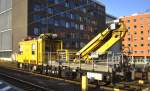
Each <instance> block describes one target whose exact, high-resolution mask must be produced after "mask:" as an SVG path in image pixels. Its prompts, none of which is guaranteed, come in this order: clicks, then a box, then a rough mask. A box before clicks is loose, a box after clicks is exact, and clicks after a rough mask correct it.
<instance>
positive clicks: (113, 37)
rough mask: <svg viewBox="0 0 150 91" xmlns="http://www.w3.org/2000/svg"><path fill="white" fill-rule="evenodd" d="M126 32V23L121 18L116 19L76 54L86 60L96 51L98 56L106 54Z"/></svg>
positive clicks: (90, 58) (89, 59)
mask: <svg viewBox="0 0 150 91" xmlns="http://www.w3.org/2000/svg"><path fill="white" fill-rule="evenodd" d="M126 32H127V29H126V26H125V24H124V23H123V22H122V21H120V20H116V21H114V23H112V24H111V25H110V26H109V27H108V28H107V29H106V30H104V31H102V32H100V33H99V34H98V35H97V36H96V37H94V38H93V39H92V40H91V41H90V42H89V43H88V44H86V45H85V46H84V47H83V48H82V49H81V50H79V51H78V52H77V54H76V55H78V56H80V58H82V59H83V60H84V61H87V62H88V61H91V60H92V53H95V54H96V55H97V57H98V56H99V55H102V54H105V53H106V52H107V50H108V49H109V48H111V47H112V46H113V45H114V44H115V43H117V42H118V41H119V40H120V39H121V38H123V37H124V36H125V34H126Z"/></svg>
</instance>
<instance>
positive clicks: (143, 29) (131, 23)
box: [122, 13, 150, 56]
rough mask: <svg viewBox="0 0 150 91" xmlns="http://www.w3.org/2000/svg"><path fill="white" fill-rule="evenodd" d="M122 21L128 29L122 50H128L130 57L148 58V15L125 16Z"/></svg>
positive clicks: (149, 53)
mask: <svg viewBox="0 0 150 91" xmlns="http://www.w3.org/2000/svg"><path fill="white" fill-rule="evenodd" d="M122 20H123V21H124V22H125V24H126V27H127V29H128V32H127V34H126V36H125V37H124V39H123V42H122V44H123V45H122V49H123V50H126V51H129V50H130V51H131V54H130V56H150V13H145V14H137V15H131V16H125V17H123V18H122Z"/></svg>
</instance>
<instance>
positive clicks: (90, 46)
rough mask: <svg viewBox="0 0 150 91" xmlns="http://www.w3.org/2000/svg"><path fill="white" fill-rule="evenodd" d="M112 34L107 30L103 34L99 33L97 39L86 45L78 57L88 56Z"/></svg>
mask: <svg viewBox="0 0 150 91" xmlns="http://www.w3.org/2000/svg"><path fill="white" fill-rule="evenodd" d="M109 34H110V31H109V29H108V28H107V29H106V30H105V31H103V32H102V33H99V34H98V35H97V36H96V37H94V38H93V39H92V40H91V41H90V42H89V43H88V44H86V45H85V46H84V47H83V48H82V49H81V50H80V51H79V52H78V53H77V55H80V56H81V57H82V56H85V55H86V54H88V53H90V52H91V51H93V50H94V49H95V48H96V47H97V46H98V45H99V44H100V42H102V40H103V39H104V38H105V37H106V36H108V35H109Z"/></svg>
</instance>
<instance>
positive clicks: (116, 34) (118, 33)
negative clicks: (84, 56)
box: [96, 23, 127, 55]
mask: <svg viewBox="0 0 150 91" xmlns="http://www.w3.org/2000/svg"><path fill="white" fill-rule="evenodd" d="M126 32H127V29H126V27H125V25H124V23H120V27H119V28H118V29H116V30H114V31H113V32H112V37H111V38H110V39H109V40H108V41H106V42H105V43H104V44H103V45H102V46H101V47H100V48H98V49H97V50H96V53H98V54H99V55H101V54H105V52H106V51H107V50H108V49H109V48H110V47H112V46H113V45H114V44H115V43H117V42H118V41H119V40H120V39H121V38H123V37H124V36H125V34H126Z"/></svg>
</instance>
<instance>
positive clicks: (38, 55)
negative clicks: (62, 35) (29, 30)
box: [17, 34, 62, 69]
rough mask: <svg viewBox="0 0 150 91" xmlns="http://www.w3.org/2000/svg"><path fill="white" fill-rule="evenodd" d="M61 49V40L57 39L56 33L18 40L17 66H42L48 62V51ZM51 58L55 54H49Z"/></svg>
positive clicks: (54, 56) (54, 58) (54, 57)
mask: <svg viewBox="0 0 150 91" xmlns="http://www.w3.org/2000/svg"><path fill="white" fill-rule="evenodd" d="M61 49H62V41H61V40H59V39H57V35H56V34H41V35H40V36H39V37H38V38H34V39H31V40H25V41H21V42H19V53H18V54H17V61H18V66H19V67H27V66H30V67H29V68H30V69H32V68H33V67H37V66H44V65H46V64H47V63H48V60H49V59H48V56H49V55H48V54H47V53H48V52H57V50H61ZM51 58H52V59H53V60H56V59H57V55H56V54H54V55H51Z"/></svg>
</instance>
